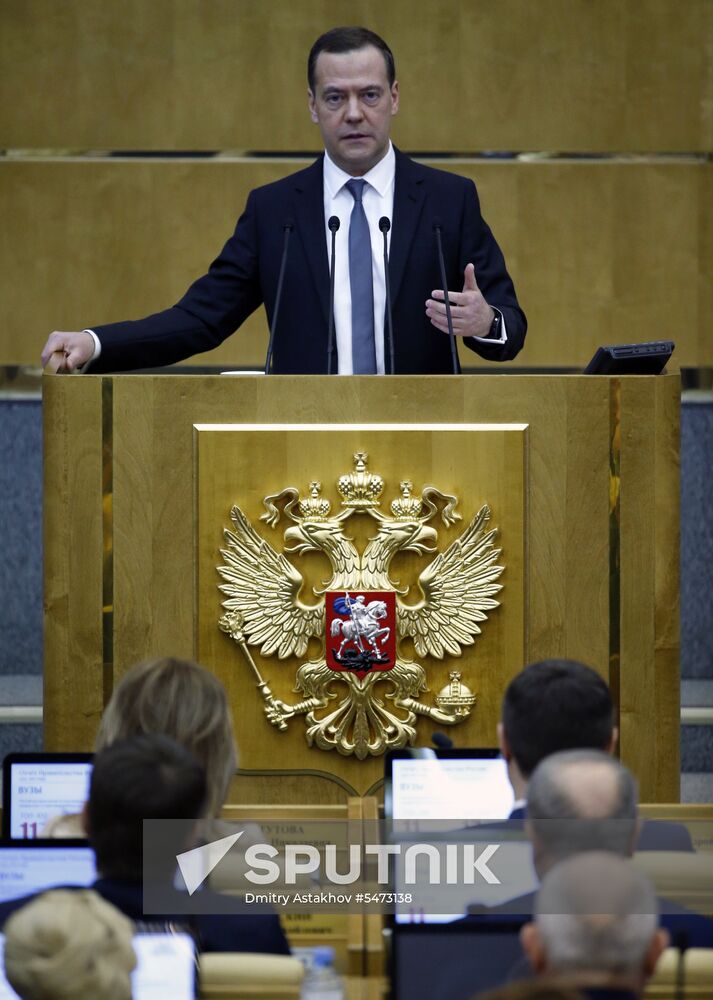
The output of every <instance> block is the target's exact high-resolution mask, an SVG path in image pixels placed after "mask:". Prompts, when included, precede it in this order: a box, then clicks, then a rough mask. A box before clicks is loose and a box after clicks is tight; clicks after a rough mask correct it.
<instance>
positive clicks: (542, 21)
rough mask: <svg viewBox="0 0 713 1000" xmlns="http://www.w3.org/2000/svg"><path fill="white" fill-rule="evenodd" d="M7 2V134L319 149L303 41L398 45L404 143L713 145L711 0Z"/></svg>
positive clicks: (41, 143)
mask: <svg viewBox="0 0 713 1000" xmlns="http://www.w3.org/2000/svg"><path fill="white" fill-rule="evenodd" d="M427 9H428V16H414V8H413V5H412V4H411V3H409V0H391V2H389V3H388V4H383V3H375V2H373V0H353V2H346V0H329V2H327V0H300V3H292V2H290V0H273V2H271V3H269V4H259V3H255V2H254V0H209V2H206V0H152V2H151V3H147V2H146V0H63V2H62V3H59V2H56V0H5V2H4V3H3V4H2V7H1V8H0V39H1V41H0V59H1V62H2V65H1V66H0V70H1V72H0V78H1V79H2V88H3V89H2V100H0V137H1V138H0V146H3V147H15V148H30V147H32V148H40V149H48V148H55V149H57V148H60V149H153V150H157V149H158V150H161V149H163V150H167V149H183V150H187V149H204V150H205V149H249V150H306V149H317V148H318V145H319V139H318V135H317V131H316V129H315V128H314V126H313V125H311V123H310V122H309V119H308V116H307V112H306V97H305V95H306V80H305V63H306V56H307V52H308V50H309V48H310V46H311V44H312V42H313V41H314V39H315V38H316V37H317V35H318V34H320V33H321V32H322V31H324V30H327V29H328V28H330V27H332V26H334V25H335V24H340V23H341V24H345V23H346V24H355V23H357V24H358V23H365V24H367V25H369V26H370V27H372V28H373V29H374V30H376V31H378V32H379V33H380V34H382V35H383V36H384V37H385V38H386V39H387V41H389V43H390V45H391V46H392V48H393V49H394V52H395V56H396V62H397V70H398V76H399V79H400V83H401V87H402V96H403V102H402V111H401V113H400V115H399V119H398V124H397V126H396V138H397V139H398V141H399V142H400V143H401V144H402V145H403V146H404V148H407V149H420V150H433V151H437V150H446V151H448V150H457V151H465V152H472V151H476V150H485V149H501V150H502V149H507V150H526V149H536V150H542V149H549V150H556V151H562V150H564V151H610V150H630V151H644V150H648V151H661V150H677V151H690V150H710V149H711V147H712V146H713V111H711V108H712V107H713V74H711V71H710V44H711V42H710V39H711V32H712V31H713V5H711V3H710V2H709V0H686V2H685V3H680V2H679V0H597V2H596V3H592V2H591V0H538V2H537V3H533V2H532V0H499V2H498V3H496V4H494V3H487V2H485V0H439V2H438V3H437V4H436V3H433V4H430V5H429V6H428V8H427Z"/></svg>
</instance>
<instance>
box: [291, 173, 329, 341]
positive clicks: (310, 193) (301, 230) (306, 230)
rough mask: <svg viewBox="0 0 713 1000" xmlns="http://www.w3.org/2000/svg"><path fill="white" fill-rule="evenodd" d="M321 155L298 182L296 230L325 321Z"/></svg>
mask: <svg viewBox="0 0 713 1000" xmlns="http://www.w3.org/2000/svg"><path fill="white" fill-rule="evenodd" d="M323 160H324V157H322V156H320V158H319V159H318V160H316V161H315V163H313V164H312V166H311V167H308V168H307V169H306V170H303V171H301V173H300V175H299V178H298V179H297V180H296V182H295V216H296V222H297V232H298V234H299V237H300V240H301V241H302V246H303V247H304V253H305V257H306V258H307V262H308V264H309V268H310V271H311V273H312V279H313V281H314V287H315V289H316V292H317V297H318V298H319V302H320V305H321V307H322V312H323V313H324V321H325V323H326V324H328V323H329V257H328V255H327V240H326V237H325V230H324V195H323V193H322V192H323V181H322V174H323V171H322V163H323Z"/></svg>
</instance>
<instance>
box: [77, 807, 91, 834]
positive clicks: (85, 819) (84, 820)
mask: <svg viewBox="0 0 713 1000" xmlns="http://www.w3.org/2000/svg"><path fill="white" fill-rule="evenodd" d="M79 824H80V826H81V828H82V829H83V830H84V832H85V833H86V835H87V837H91V835H92V827H91V823H90V822H89V803H88V802H85V803H84V805H83V806H82V811H81V812H80V814H79Z"/></svg>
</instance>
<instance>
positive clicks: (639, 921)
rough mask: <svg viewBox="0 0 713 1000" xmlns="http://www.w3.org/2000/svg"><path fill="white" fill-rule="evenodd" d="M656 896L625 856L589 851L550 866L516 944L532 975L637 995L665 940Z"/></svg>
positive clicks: (643, 875) (666, 939) (641, 873)
mask: <svg viewBox="0 0 713 1000" xmlns="http://www.w3.org/2000/svg"><path fill="white" fill-rule="evenodd" d="M657 928H658V908H657V904H656V896H655V894H654V890H653V888H652V886H651V883H650V882H649V880H648V878H647V877H646V875H645V874H644V873H643V872H640V871H639V870H638V869H637V868H636V867H635V866H634V864H633V862H631V861H630V860H629V859H625V858H620V857H617V856H616V855H615V854H611V853H608V852H602V851H592V852H587V853H585V854H581V855H579V856H578V857H576V858H570V859H568V860H567V861H562V862H560V863H559V864H557V865H555V867H554V868H552V870H551V871H550V872H549V873H548V875H547V876H546V877H545V879H544V881H543V883H542V886H541V888H540V891H539V893H538V895H537V902H536V906H535V921H534V924H528V925H527V926H526V927H525V928H524V929H523V932H522V942H523V947H524V948H525V951H526V952H527V954H528V957H529V958H530V962H531V964H532V966H533V968H534V969H535V971H537V972H546V973H550V974H555V975H562V976H567V977H569V978H571V979H572V981H575V982H578V983H580V984H581V985H584V986H596V985H601V986H607V987H613V986H617V987H618V988H627V989H634V990H638V989H641V988H642V987H643V984H644V982H645V981H646V979H647V978H648V977H649V976H650V975H651V973H652V972H653V970H654V967H655V965H656V962H657V960H658V957H659V955H660V954H661V951H662V950H663V949H664V948H665V947H666V945H667V943H668V935H667V934H666V932H665V931H657Z"/></svg>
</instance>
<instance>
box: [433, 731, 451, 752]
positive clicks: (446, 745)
mask: <svg viewBox="0 0 713 1000" xmlns="http://www.w3.org/2000/svg"><path fill="white" fill-rule="evenodd" d="M431 743H433V745H434V747H436V749H437V750H450V749H452V747H453V740H452V739H451V738H450V736H446V734H445V733H439V732H438V731H436V732H435V733H431Z"/></svg>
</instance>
